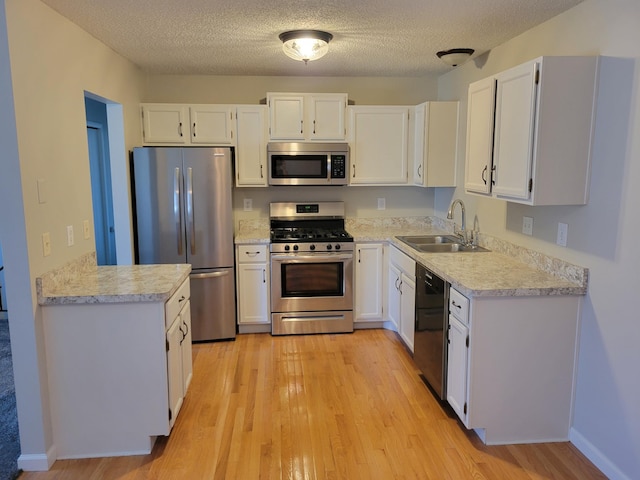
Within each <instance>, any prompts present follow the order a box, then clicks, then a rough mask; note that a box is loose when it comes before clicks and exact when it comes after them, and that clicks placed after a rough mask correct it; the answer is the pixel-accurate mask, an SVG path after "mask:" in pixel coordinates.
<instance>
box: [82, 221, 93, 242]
mask: <svg viewBox="0 0 640 480" xmlns="http://www.w3.org/2000/svg"><path fill="white" fill-rule="evenodd" d="M82 233H83V234H84V239H85V240H88V239H89V238H91V229H90V228H89V220H85V221H84V222H82Z"/></svg>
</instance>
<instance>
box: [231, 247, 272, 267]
mask: <svg viewBox="0 0 640 480" xmlns="http://www.w3.org/2000/svg"><path fill="white" fill-rule="evenodd" d="M236 248H237V249H238V263H264V262H266V261H267V246H266V245H256V244H247V245H238V246H237V247H236Z"/></svg>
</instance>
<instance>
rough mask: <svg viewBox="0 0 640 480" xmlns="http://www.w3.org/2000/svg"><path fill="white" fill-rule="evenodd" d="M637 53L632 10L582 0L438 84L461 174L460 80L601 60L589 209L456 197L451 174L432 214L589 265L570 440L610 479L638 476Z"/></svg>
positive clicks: (638, 26) (631, 1) (638, 30)
mask: <svg viewBox="0 0 640 480" xmlns="http://www.w3.org/2000/svg"><path fill="white" fill-rule="evenodd" d="M638 45H640V3H638V2H637V1H636V0H618V1H615V2H611V1H607V0H587V1H585V2H584V3H581V4H580V5H578V6H576V7H575V8H573V9H571V10H569V11H567V12H566V13H564V14H562V15H559V16H557V17H555V18H553V19H551V20H549V21H548V22H546V23H544V24H542V25H540V26H538V27H535V28H533V29H531V30H530V31H528V32H526V33H524V34H522V35H520V36H518V37H516V38H514V39H512V40H510V41H508V42H506V43H505V44H503V45H501V46H499V47H497V48H494V49H493V50H492V51H491V52H489V53H488V54H486V55H484V56H482V57H480V58H479V59H478V60H477V61H475V62H469V63H467V64H465V65H463V66H461V67H459V68H457V69H455V70H453V71H452V72H450V73H448V74H446V75H443V76H442V77H440V79H439V81H438V86H439V90H438V93H439V98H440V99H441V100H446V99H460V100H461V105H464V106H463V107H461V109H460V113H461V125H462V128H461V130H460V139H461V141H460V150H459V151H460V152H461V155H460V158H459V161H460V163H459V167H460V168H459V171H463V170H464V152H465V145H464V138H465V135H466V100H467V87H468V85H469V83H470V82H473V81H475V80H479V79H481V78H485V77H487V76H490V75H492V74H494V73H497V72H499V71H501V70H504V69H507V68H510V67H513V66H515V65H518V64H520V63H522V62H525V61H527V60H530V59H533V58H535V57H537V56H541V55H602V56H603V58H602V59H601V60H602V62H601V67H602V69H601V75H600V92H599V98H598V105H597V109H598V112H597V118H596V133H595V138H594V143H593V158H592V171H591V177H592V178H591V189H590V199H589V203H588V205H585V206H563V207H552V206H551V207H528V206H524V205H518V204H515V203H507V202H504V201H502V200H494V199H489V198H482V197H478V196H472V195H466V194H465V193H464V190H463V181H464V180H463V175H460V176H459V177H458V185H459V186H458V188H457V189H456V190H455V192H452V191H441V190H439V191H437V192H436V201H435V209H436V212H437V215H438V216H444V215H445V212H446V209H447V208H448V206H449V203H450V202H451V199H452V198H453V197H460V198H463V199H464V202H465V203H466V206H467V212H468V217H467V218H474V217H477V219H478V221H479V225H480V230H481V231H483V232H485V233H489V234H492V235H495V236H498V237H501V238H504V239H506V240H509V241H511V242H513V243H516V244H520V245H524V246H527V247H530V248H532V249H535V250H538V251H542V252H545V253H547V254H549V255H551V256H555V257H558V258H562V259H564V260H568V261H570V262H574V263H576V264H578V265H583V266H585V267H588V268H589V270H590V275H589V293H588V295H587V296H586V298H585V300H584V305H583V311H582V315H581V328H582V331H581V338H580V358H579V363H578V379H577V388H576V396H575V408H574V412H575V413H574V423H573V429H572V434H571V440H572V441H573V442H574V443H575V444H576V445H577V446H578V447H579V448H580V449H581V450H582V451H583V452H584V453H586V454H587V455H588V456H589V457H590V458H591V459H592V460H593V461H594V462H596V463H597V464H598V466H599V467H600V468H601V469H603V470H604V471H605V473H606V474H607V475H608V476H609V477H610V478H637V475H638V472H640V416H639V415H638V413H637V405H638V404H640V382H638V374H637V367H636V365H638V364H639V363H640V349H638V344H639V343H640V328H639V327H638V309H637V307H636V305H635V303H634V301H633V299H634V298H635V297H636V296H637V295H638V292H637V289H638V286H639V285H640V282H639V280H638V278H640V277H639V275H638V270H639V269H640V254H639V252H640V250H639V249H638V241H637V239H638V238H640V215H639V214H638V208H637V206H638V205H640V189H639V188H638V187H637V180H638V179H639V178H640V136H639V135H638V132H640V77H639V72H640V62H639V60H638ZM543 75H544V74H543ZM525 215H526V216H530V217H533V219H534V223H533V235H532V236H527V235H523V234H522V233H521V232H522V217H523V216H525ZM558 222H563V223H567V224H568V225H569V233H568V245H567V247H566V248H564V247H560V246H558V245H556V243H555V242H556V234H557V228H558ZM541 348H544V346H541Z"/></svg>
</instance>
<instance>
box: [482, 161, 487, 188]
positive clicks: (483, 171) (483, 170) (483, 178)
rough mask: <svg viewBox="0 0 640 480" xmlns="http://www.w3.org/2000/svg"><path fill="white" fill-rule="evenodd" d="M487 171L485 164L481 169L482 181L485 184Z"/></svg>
mask: <svg viewBox="0 0 640 480" xmlns="http://www.w3.org/2000/svg"><path fill="white" fill-rule="evenodd" d="M486 173H487V166H486V165H485V166H484V168H483V169H482V181H483V182H484V184H485V185H486V184H487V178H486V177H485V175H486Z"/></svg>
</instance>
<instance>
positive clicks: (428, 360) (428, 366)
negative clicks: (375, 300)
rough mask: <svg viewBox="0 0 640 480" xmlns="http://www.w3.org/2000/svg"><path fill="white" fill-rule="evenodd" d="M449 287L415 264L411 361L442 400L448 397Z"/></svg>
mask: <svg viewBox="0 0 640 480" xmlns="http://www.w3.org/2000/svg"><path fill="white" fill-rule="evenodd" d="M448 310H449V284H448V283H447V282H445V281H444V280H443V279H441V278H440V277H438V276H437V275H435V274H434V273H433V272H431V271H430V270H428V269H427V268H425V267H423V266H422V265H420V264H419V263H416V323H415V337H414V340H413V359H414V361H415V362H416V365H417V366H418V368H419V369H420V371H421V372H422V378H423V380H425V381H426V382H427V384H428V385H429V386H430V387H431V388H432V389H433V391H434V392H435V393H436V394H437V395H438V397H440V399H442V400H444V399H445V398H446V396H447V391H446V390H447V328H448Z"/></svg>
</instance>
